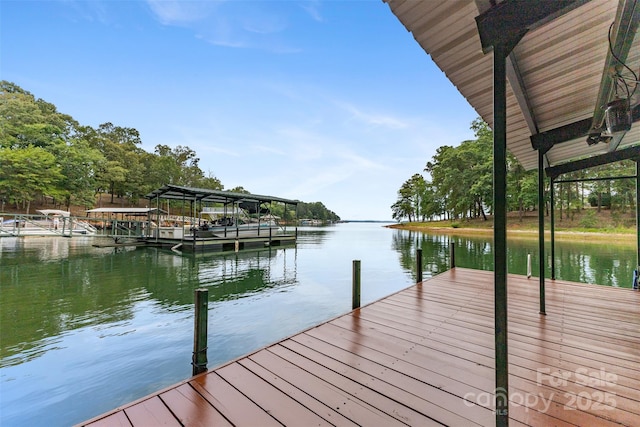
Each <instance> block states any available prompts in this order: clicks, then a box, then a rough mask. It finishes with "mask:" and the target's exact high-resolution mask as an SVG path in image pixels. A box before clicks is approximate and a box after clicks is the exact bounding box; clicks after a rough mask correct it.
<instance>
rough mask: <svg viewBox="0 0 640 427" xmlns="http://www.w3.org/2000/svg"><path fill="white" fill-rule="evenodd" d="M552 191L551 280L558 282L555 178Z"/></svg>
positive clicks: (551, 185) (551, 182) (551, 184)
mask: <svg viewBox="0 0 640 427" xmlns="http://www.w3.org/2000/svg"><path fill="white" fill-rule="evenodd" d="M549 189H550V190H551V194H550V200H549V204H550V205H551V208H550V209H551V211H550V216H551V218H550V220H551V280H556V203H555V185H554V178H553V177H551V179H550V186H549Z"/></svg>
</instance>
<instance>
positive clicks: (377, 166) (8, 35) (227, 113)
mask: <svg viewBox="0 0 640 427" xmlns="http://www.w3.org/2000/svg"><path fill="white" fill-rule="evenodd" d="M0 8H1V9H0V20H1V22H0V40H1V42H0V43H1V45H0V78H2V79H3V80H9V81H12V82H14V83H16V84H18V85H19V86H21V87H22V88H23V89H25V90H28V91H30V92H31V93H33V94H34V95H35V96H36V97H37V98H42V99H44V100H46V101H48V102H51V103H53V104H55V105H56V106H57V107H58V110H59V111H60V112H62V113H66V114H69V115H71V116H72V117H73V118H75V119H76V120H77V121H79V122H80V123H81V124H83V125H90V126H93V127H97V126H98V125H100V124H101V123H105V122H111V123H113V124H114V125H117V126H124V127H133V128H136V129H137V130H138V131H139V132H140V134H141V138H142V141H143V148H144V149H145V150H147V151H150V152H153V149H154V147H155V146H156V145H157V144H166V145H169V146H172V147H174V146H177V145H182V146H188V147H190V148H191V149H192V150H194V151H195V152H196V153H197V154H198V156H199V158H200V167H201V168H202V170H203V171H205V173H209V172H210V173H211V174H212V175H214V176H216V177H217V178H218V179H220V180H221V181H222V183H223V185H224V186H225V188H226V189H231V188H233V187H235V186H239V185H241V186H243V187H244V188H245V189H247V190H249V191H251V192H253V193H258V194H267V195H273V196H279V197H286V198H292V199H299V200H302V201H305V202H315V201H321V202H323V203H324V204H325V205H326V206H327V207H328V208H329V209H331V210H333V211H335V212H336V213H337V214H338V215H340V216H341V217H342V218H343V219H377V220H386V219H391V210H390V206H391V204H393V203H394V202H395V200H396V198H397V190H398V189H399V188H400V186H401V185H402V183H403V182H404V181H406V180H407V179H408V178H409V177H411V175H413V174H414V173H418V172H421V171H422V170H423V168H424V166H425V164H426V162H427V161H428V160H430V159H431V157H432V156H433V155H434V154H435V150H436V149H437V147H439V146H441V145H457V144H459V143H460V142H461V141H463V140H465V139H471V138H473V133H472V132H471V131H470V130H469V126H470V124H471V121H472V120H473V119H474V118H475V117H476V116H477V115H476V113H475V112H474V111H473V109H471V107H470V106H469V105H468V104H467V103H466V101H465V100H464V98H462V96H461V95H460V94H459V93H458V92H457V90H456V89H455V88H454V87H453V86H452V85H451V83H449V81H448V80H447V79H446V77H445V76H444V74H443V73H442V72H441V71H440V70H439V69H438V68H437V67H436V66H435V64H434V63H433V62H432V61H431V59H430V58H429V56H428V55H427V54H426V53H425V52H424V51H423V50H422V49H421V48H420V46H419V45H418V43H417V42H416V41H415V40H414V39H413V37H412V36H411V34H410V33H408V32H407V31H406V29H405V28H404V27H403V26H402V25H401V24H400V22H399V21H398V19H397V18H396V17H395V16H394V15H393V14H392V13H391V11H390V9H389V7H388V6H387V5H386V4H384V3H383V2H382V1H380V0H363V1H292V0H289V1H269V0H262V1H235V0H230V1H204V2H199V1H156V0H150V1H113V0H112V1H98V0H97V1H73V0H61V1H57V0H49V1H29V0H27V1H25V0H19V1H7V0H1V2H0Z"/></svg>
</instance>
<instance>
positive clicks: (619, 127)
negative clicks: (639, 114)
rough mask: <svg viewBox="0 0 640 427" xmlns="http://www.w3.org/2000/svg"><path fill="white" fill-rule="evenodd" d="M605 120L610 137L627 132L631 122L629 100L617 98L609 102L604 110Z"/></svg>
mask: <svg viewBox="0 0 640 427" xmlns="http://www.w3.org/2000/svg"><path fill="white" fill-rule="evenodd" d="M605 120H606V122H607V132H608V133H609V134H610V135H613V134H616V133H620V132H627V131H629V130H630V129H631V123H632V122H633V119H632V117H631V108H629V100H628V99H623V98H619V99H614V100H613V101H611V102H609V103H608V104H607V108H606V109H605Z"/></svg>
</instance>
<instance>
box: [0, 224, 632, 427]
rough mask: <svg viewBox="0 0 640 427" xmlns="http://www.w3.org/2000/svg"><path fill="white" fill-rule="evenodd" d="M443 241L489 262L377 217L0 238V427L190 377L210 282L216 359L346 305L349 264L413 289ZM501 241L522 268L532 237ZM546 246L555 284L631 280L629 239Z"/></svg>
mask: <svg viewBox="0 0 640 427" xmlns="http://www.w3.org/2000/svg"><path fill="white" fill-rule="evenodd" d="M449 239H453V241H454V242H455V245H456V248H457V249H456V263H457V265H459V266H461V267H472V268H480V269H486V270H490V269H491V268H492V264H493V255H492V252H491V250H492V244H491V238H490V237H472V238H469V237H460V236H453V237H449V236H444V235H426V234H421V233H416V232H408V231H400V230H392V229H387V228H383V227H382V226H381V224H376V223H349V224H339V225H336V226H331V227H324V228H301V229H299V239H298V243H297V245H296V246H291V247H286V248H271V249H261V250H255V251H246V252H240V253H224V254H221V253H205V254H185V255H180V254H176V253H174V252H171V251H169V250H162V249H155V248H138V249H126V250H123V249H113V248H96V247H93V246H92V243H94V240H93V239H92V238H90V237H73V238H71V239H67V238H56V237H49V238H21V239H18V238H2V239H0V304H1V305H0V425H2V426H40V425H41V426H66V425H70V424H74V423H77V422H81V421H83V420H85V419H88V418H91V417H94V416H96V415H99V414H101V413H103V412H105V411H108V410H110V409H113V408H115V407H116V406H118V405H121V404H124V403H127V402H129V401H132V400H134V399H137V398H140V397H142V396H145V395H147V394H149V393H152V392H154V391H157V390H159V389H161V388H163V387H166V386H168V385H171V384H174V383H176V382H178V381H181V380H183V379H185V378H188V377H189V376H190V375H191V365H190V362H191V352H192V350H193V293H194V290H195V289H197V288H203V287H206V288H208V289H209V300H210V301H209V350H208V359H209V365H208V366H209V367H214V366H216V365H218V364H220V363H223V362H225V361H228V360H230V359H233V358H236V357H238V356H241V355H243V354H246V353H248V352H250V351H252V350H255V349H257V348H259V347H262V346H264V345H266V344H269V343H272V342H274V341H277V340H279V339H281V338H284V337H286V336H289V335H292V334H294V333H296V332H299V331H301V330H302V329H304V328H307V327H310V326H312V325H315V324H317V323H319V322H322V321H324V320H327V319H330V318H332V317H335V316H337V315H339V314H342V313H345V312H347V311H349V310H350V308H351V271H352V260H355V259H358V260H361V266H362V267H361V268H362V303H363V304H366V303H369V302H371V301H374V300H376V299H379V298H381V297H384V296H386V295H389V294H391V293H393V292H396V291H398V290H400V289H403V288H405V287H407V286H409V285H411V284H413V282H414V281H415V271H414V265H415V249H416V246H417V245H419V247H421V248H422V250H423V258H424V261H423V268H424V270H425V278H426V277H428V276H429V275H430V272H433V273H437V272H440V271H444V270H445V269H446V268H447V266H448V263H449V260H448V252H449V249H448V246H449ZM508 246H509V253H508V258H509V259H508V265H509V272H512V273H518V274H525V273H526V256H527V253H531V254H533V257H534V259H535V258H536V254H537V241H536V240H535V239H531V240H513V239H510V240H509V242H508ZM547 250H548V249H547ZM547 255H548V254H547ZM556 255H557V258H556V259H557V277H558V279H566V280H573V281H580V282H586V283H600V284H604V285H611V286H624V287H629V286H630V285H631V277H632V271H633V269H634V268H635V267H634V266H635V263H636V259H635V258H636V251H635V246H634V245H633V244H631V245H629V244H627V245H619V246H616V245H614V244H611V243H610V242H607V243H606V244H604V243H599V244H597V243H596V244H589V243H585V242H579V243H575V242H558V243H557V245H556ZM537 271H538V270H537V262H535V261H534V268H533V272H534V275H536V274H537ZM537 283H538V281H537V280H535V282H533V283H532V286H537Z"/></svg>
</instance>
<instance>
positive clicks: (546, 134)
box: [384, 0, 640, 426]
mask: <svg viewBox="0 0 640 427" xmlns="http://www.w3.org/2000/svg"><path fill="white" fill-rule="evenodd" d="M384 1H385V2H386V3H387V4H388V5H389V7H390V9H391V11H392V12H393V13H394V15H396V17H397V18H398V19H399V20H400V22H401V23H402V24H403V25H404V26H405V27H406V28H407V30H408V31H410V32H411V33H412V34H413V36H414V38H415V40H416V41H417V42H418V43H419V44H420V46H422V48H423V49H424V50H425V52H426V53H427V54H429V55H430V56H431V58H432V59H433V61H434V62H435V63H436V64H437V65H438V67H440V69H441V70H442V71H443V72H444V73H445V74H446V75H447V77H448V78H449V80H450V81H451V82H452V83H453V84H454V85H455V86H456V87H457V88H458V90H459V91H460V93H461V94H462V95H463V96H464V97H465V98H466V99H467V100H468V101H469V103H470V104H471V105H472V106H473V108H474V109H475V110H476V111H477V112H478V114H479V115H480V116H481V117H482V119H483V120H484V121H485V122H487V123H488V124H489V125H490V126H491V128H492V129H493V133H494V148H493V150H494V262H495V264H494V268H495V273H494V280H495V283H494V287H495V368H496V379H495V380H496V383H495V384H496V388H495V394H496V425H498V426H506V425H508V422H509V414H508V410H509V408H508V394H509V391H508V385H509V384H508V359H507V357H508V351H507V348H508V347H507V346H508V343H507V326H508V323H507V299H506V287H507V279H506V191H505V190H506V166H505V165H506V151H507V150H509V151H511V153H512V154H513V155H514V156H516V158H517V159H518V161H519V162H520V163H521V164H522V166H523V167H524V168H525V169H526V170H532V169H535V168H536V167H537V169H538V174H539V176H538V179H539V181H538V188H539V192H540V194H539V205H540V209H539V210H540V211H542V206H543V205H544V198H543V196H544V195H543V190H544V179H545V176H544V175H545V173H546V175H547V176H548V177H549V178H550V180H551V185H552V187H553V182H554V181H555V180H556V179H557V178H558V176H559V175H561V174H564V173H567V172H571V171H573V170H580V169H584V168H588V167H592V166H595V165H598V164H606V163H610V162H614V161H618V160H623V159H634V160H636V161H637V162H638V160H640V125H638V123H637V122H638V121H639V120H640V107H639V106H635V105H632V108H633V109H632V111H631V116H632V122H633V123H634V126H632V128H631V130H629V131H626V132H622V133H618V134H614V135H607V134H606V130H605V129H604V125H603V122H604V117H605V111H604V110H605V106H606V104H607V103H609V102H610V101H612V100H613V98H614V97H615V96H616V93H615V92H616V84H617V83H618V79H619V78H620V76H619V75H616V74H614V73H612V70H617V69H618V68H621V67H620V64H621V63H624V65H625V66H628V67H629V68H630V69H634V70H636V69H640V37H638V26H639V24H640V0H593V1H586V0H538V1H522V0H459V1H445V2H430V1H427V2H413V1H410V0H384ZM490 52H492V54H493V56H492V57H491V56H490V55H487V54H488V53H490ZM636 78H637V77H636ZM491 94H493V96H491ZM638 179H640V178H638V173H636V180H638ZM638 186H639V185H638V184H637V187H638ZM639 195H640V190H637V191H636V197H638V196H639ZM551 198H552V206H553V192H552V193H551ZM551 217H552V218H551V221H552V223H553V221H554V218H553V217H554V212H553V208H552V209H551ZM638 222H639V223H640V214H638ZM539 232H540V236H539V239H540V242H539V243H540V246H539V249H540V305H539V307H540V310H539V311H540V314H541V315H544V314H545V313H546V307H545V294H544V290H545V289H544V276H545V274H544V273H545V265H544V260H545V256H544V217H543V214H542V212H541V213H540V217H539ZM551 239H552V241H553V240H554V230H553V227H552V229H551ZM638 246H639V250H638V264H639V265H640V232H638ZM551 257H552V259H553V258H554V257H555V253H554V249H553V246H552V251H551ZM639 268H640V267H639ZM552 270H553V263H552ZM552 277H555V271H552Z"/></svg>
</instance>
